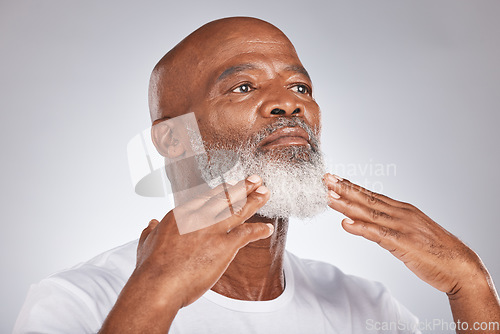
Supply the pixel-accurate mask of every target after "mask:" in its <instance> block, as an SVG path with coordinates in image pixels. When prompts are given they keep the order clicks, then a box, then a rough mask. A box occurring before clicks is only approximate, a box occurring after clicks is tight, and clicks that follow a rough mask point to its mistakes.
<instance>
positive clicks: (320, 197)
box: [197, 120, 328, 219]
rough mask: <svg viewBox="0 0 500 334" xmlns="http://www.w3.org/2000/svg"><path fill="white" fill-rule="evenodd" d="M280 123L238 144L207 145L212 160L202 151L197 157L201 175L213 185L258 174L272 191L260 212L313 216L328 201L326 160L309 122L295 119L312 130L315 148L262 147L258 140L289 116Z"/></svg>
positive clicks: (301, 216) (282, 216) (295, 122)
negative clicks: (232, 145)
mask: <svg viewBox="0 0 500 334" xmlns="http://www.w3.org/2000/svg"><path fill="white" fill-rule="evenodd" d="M277 123H278V124H276V123H275V124H274V125H273V126H272V127H270V128H271V129H267V130H266V131H264V132H259V134H257V135H256V136H255V137H254V138H253V139H252V140H251V141H250V142H249V143H245V144H242V145H241V146H240V147H238V148H232V149H228V148H227V147H225V148H215V147H205V149H206V151H207V153H208V156H209V157H210V162H208V159H207V156H206V155H199V156H198V159H197V160H198V164H199V167H200V170H201V172H202V177H203V178H204V180H205V181H206V182H207V183H208V184H209V185H210V186H211V187H212V188H213V187H215V186H217V185H218V184H221V183H222V182H229V183H232V182H235V181H238V180H242V179H244V178H246V177H248V176H250V175H253V174H257V175H259V176H260V177H261V178H262V180H263V181H264V185H265V186H266V187H267V188H268V189H269V191H270V193H271V197H270V199H269V201H268V202H267V203H266V204H265V205H264V206H263V207H262V208H261V209H260V210H259V211H257V213H258V214H259V215H261V216H264V217H268V218H273V219H275V218H290V217H297V218H301V219H304V218H311V217H313V216H315V215H317V214H319V213H321V212H322V211H324V210H325V209H326V207H327V204H328V200H327V188H326V186H325V184H324V183H323V175H324V174H325V164H324V160H323V155H322V154H321V152H320V151H319V150H318V149H317V147H318V145H319V143H318V141H317V139H314V138H316V136H315V134H314V133H313V132H312V130H311V129H310V128H309V127H307V125H305V124H303V122H300V121H299V122H297V121H293V122H292V123H293V124H294V126H297V123H298V125H300V126H301V127H302V128H304V129H305V130H306V131H307V132H308V133H309V136H310V138H312V142H313V147H315V148H311V147H308V146H307V147H306V146H287V147H281V148H277V149H273V150H269V151H259V150H258V149H257V144H258V143H259V142H260V140H262V138H263V137H265V136H266V135H267V134H269V133H270V131H274V130H276V129H278V128H280V127H283V126H290V124H289V121H288V120H286V121H281V122H277ZM221 175H222V176H221Z"/></svg>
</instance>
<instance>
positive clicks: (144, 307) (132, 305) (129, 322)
mask: <svg viewBox="0 0 500 334" xmlns="http://www.w3.org/2000/svg"><path fill="white" fill-rule="evenodd" d="M147 276H149V275H144V274H142V275H141V274H138V273H136V272H134V274H132V276H131V277H130V279H129V281H128V282H127V284H126V285H125V287H124V288H123V290H122V292H121V293H120V295H119V297H118V299H117V301H116V303H115V306H114V307H113V309H112V310H111V312H110V313H109V314H108V316H107V318H106V320H105V321H104V324H103V326H102V328H101V330H100V331H99V333H100V334H105V333H123V334H126V333H153V334H154V333H161V334H165V333H167V332H168V330H169V329H170V326H171V324H172V321H173V320H174V318H175V316H176V314H177V311H178V310H179V308H180V307H179V306H178V305H177V304H178V303H177V302H176V299H175V296H176V291H174V289H173V288H175V287H172V286H171V287H168V286H165V284H163V285H162V286H158V284H154V282H153V281H152V280H151V279H149V278H148V277H147Z"/></svg>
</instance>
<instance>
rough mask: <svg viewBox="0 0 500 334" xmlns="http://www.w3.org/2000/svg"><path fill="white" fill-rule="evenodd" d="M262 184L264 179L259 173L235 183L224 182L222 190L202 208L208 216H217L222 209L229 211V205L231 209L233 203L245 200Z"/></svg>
mask: <svg viewBox="0 0 500 334" xmlns="http://www.w3.org/2000/svg"><path fill="white" fill-rule="evenodd" d="M261 184H262V179H261V178H260V177H259V176H258V175H252V176H250V177H248V178H246V179H245V180H242V181H240V182H238V183H236V184H235V185H228V184H224V185H222V186H223V187H222V191H220V192H219V193H218V194H217V195H215V196H213V197H212V198H210V199H208V200H207V201H206V202H205V204H204V205H203V207H202V208H200V210H203V211H204V214H206V215H207V216H208V217H216V216H217V215H219V214H220V213H221V212H222V211H227V209H228V207H229V208H230V209H231V208H232V203H237V202H241V201H245V200H246V198H247V196H249V195H250V193H251V192H252V191H254V190H255V189H257V188H258V187H259V186H260V185H261ZM232 211H234V210H232ZM232 213H234V212H231V214H232Z"/></svg>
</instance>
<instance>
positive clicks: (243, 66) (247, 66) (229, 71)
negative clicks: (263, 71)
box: [217, 64, 256, 81]
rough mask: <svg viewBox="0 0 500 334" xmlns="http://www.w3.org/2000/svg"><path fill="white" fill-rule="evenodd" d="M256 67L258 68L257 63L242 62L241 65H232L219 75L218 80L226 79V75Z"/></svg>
mask: <svg viewBox="0 0 500 334" xmlns="http://www.w3.org/2000/svg"><path fill="white" fill-rule="evenodd" d="M255 68H256V67H255V65H252V64H240V65H236V66H231V67H229V68H228V69H226V70H225V71H224V72H222V73H221V75H219V77H218V78H217V81H220V80H222V79H224V78H225V77H227V76H230V75H231V74H234V73H238V72H243V71H245V70H253V69H255Z"/></svg>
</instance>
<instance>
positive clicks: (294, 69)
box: [285, 65, 311, 80]
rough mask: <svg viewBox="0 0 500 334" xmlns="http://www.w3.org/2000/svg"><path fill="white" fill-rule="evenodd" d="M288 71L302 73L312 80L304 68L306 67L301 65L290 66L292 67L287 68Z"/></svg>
mask: <svg viewBox="0 0 500 334" xmlns="http://www.w3.org/2000/svg"><path fill="white" fill-rule="evenodd" d="M285 70H286V71H292V72H297V73H300V74H303V75H305V76H306V77H307V78H308V79H309V80H311V76H310V75H309V73H307V71H306V69H305V68H304V66H301V65H290V66H287V67H286V68H285Z"/></svg>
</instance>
